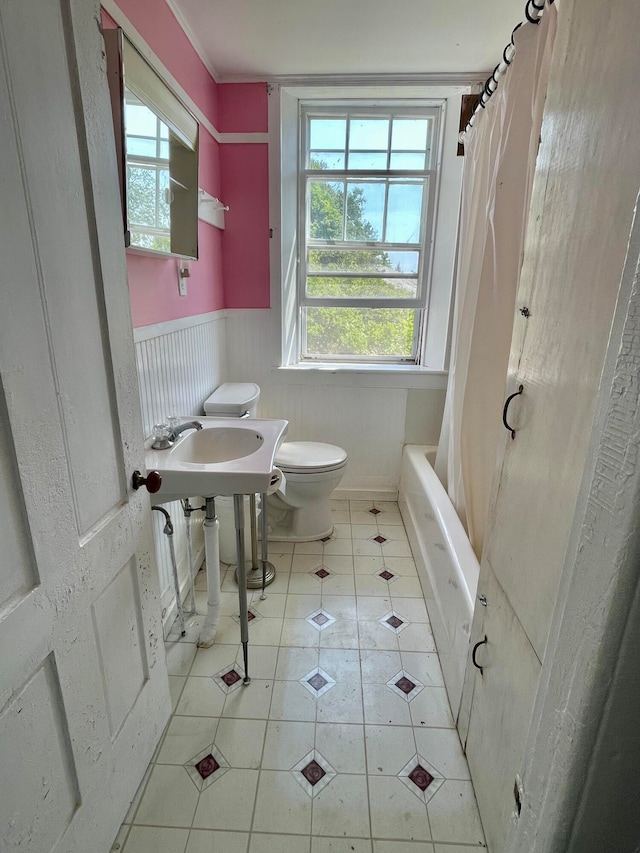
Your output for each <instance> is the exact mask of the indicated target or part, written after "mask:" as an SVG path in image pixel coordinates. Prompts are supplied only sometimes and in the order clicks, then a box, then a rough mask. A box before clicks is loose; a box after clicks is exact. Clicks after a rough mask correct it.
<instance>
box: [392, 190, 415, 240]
mask: <svg viewBox="0 0 640 853" xmlns="http://www.w3.org/2000/svg"><path fill="white" fill-rule="evenodd" d="M422 191H423V187H422V184H421V183H420V184H409V183H395V184H391V185H390V186H389V201H388V206H387V235H386V240H387V242H389V243H418V242H419V241H420V216H421V213H422Z"/></svg>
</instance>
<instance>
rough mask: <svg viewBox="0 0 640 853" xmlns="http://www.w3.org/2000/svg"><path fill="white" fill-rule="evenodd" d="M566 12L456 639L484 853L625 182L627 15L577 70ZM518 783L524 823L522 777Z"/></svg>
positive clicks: (568, 470) (628, 180) (621, 11)
mask: <svg viewBox="0 0 640 853" xmlns="http://www.w3.org/2000/svg"><path fill="white" fill-rule="evenodd" d="M574 5H575V6H576V8H577V6H578V4H572V3H569V5H568V7H566V6H563V7H562V9H564V12H563V13H562V14H561V12H562V10H561V9H559V10H558V11H559V14H560V18H559V27H558V38H559V42H556V46H555V50H554V56H555V57H556V58H557V61H554V64H553V66H552V69H551V75H550V80H549V87H548V94H547V101H546V107H545V118H544V121H543V125H542V142H541V145H540V149H539V154H538V160H537V165H536V176H535V180H534V185H533V193H532V206H531V211H530V215H529V219H528V228H527V235H526V241H525V252H524V260H523V267H522V274H521V278H520V284H519V289H518V298H517V307H518V308H519V309H525V308H526V309H527V311H526V312H525V314H527V313H528V316H523V315H522V314H520V313H518V314H517V315H516V319H515V321H514V332H513V338H512V344H511V355H510V362H509V373H508V376H507V383H506V391H505V395H507V394H512V393H514V392H515V391H517V389H518V387H519V385H520V384H522V386H523V393H522V394H521V395H520V396H518V397H516V398H515V399H514V400H513V401H512V404H511V407H510V409H509V412H508V417H507V420H508V422H509V423H510V424H511V425H512V426H513V428H514V429H515V430H516V435H515V439H513V440H512V439H511V436H510V434H509V433H507V431H506V430H504V432H503V444H502V447H501V449H500V453H499V457H500V462H499V463H498V466H497V481H496V484H494V497H493V501H492V506H491V509H490V515H489V519H488V525H487V529H488V531H489V532H488V536H487V538H486V540H485V551H484V554H483V558H482V563H481V570H480V582H479V588H480V590H481V591H482V590H484V594H485V595H486V597H487V607H486V608H483V607H477V608H476V610H477V613H476V615H475V617H474V625H473V629H472V641H471V642H472V643H474V644H475V643H477V642H478V641H480V640H482V639H483V637H484V636H485V634H486V636H487V639H488V642H487V644H486V646H482V647H480V648H479V649H478V662H479V663H481V664H482V663H483V662H484V663H485V669H484V672H483V673H482V674H480V672H479V671H478V670H477V669H475V668H474V667H473V666H472V665H469V666H468V668H467V676H466V678H465V688H464V694H463V703H462V711H461V716H460V722H461V734H462V737H463V740H465V741H466V751H467V758H468V760H469V766H470V769H471V774H472V778H473V780H474V784H475V788H476V793H477V795H478V803H479V807H480V813H481V817H482V820H483V824H484V827H485V831H486V834H487V838H488V839H490V841H493V844H492V846H491V851H492V853H502V850H503V846H504V839H505V837H506V833H507V829H508V826H506V825H505V820H506V819H507V818H508V816H509V815H510V814H511V813H512V811H514V810H515V808H516V803H515V798H514V782H515V776H516V774H517V773H520V774H521V773H522V756H523V753H524V748H525V739H526V736H527V731H528V728H529V723H530V721H531V716H532V711H533V697H534V696H535V693H536V685H537V681H538V673H539V672H540V669H541V661H542V660H543V658H544V655H545V649H546V645H547V639H548V634H549V628H550V623H551V618H552V614H553V608H554V605H555V602H556V598H557V593H558V587H559V582H560V577H561V572H562V567H563V562H564V558H565V552H566V549H567V544H568V539H569V533H570V529H571V525H572V522H573V516H574V512H575V508H576V502H577V498H578V492H579V487H580V480H581V477H582V474H583V469H584V465H585V459H586V452H587V447H588V443H589V439H590V435H591V428H592V419H593V413H594V409H595V402H596V396H597V392H598V387H599V383H600V377H601V373H602V366H603V362H604V356H605V352H606V349H607V342H608V338H609V333H610V328H611V321H612V317H613V313H614V308H615V302H616V298H617V294H618V289H619V283H620V278H621V275H622V270H623V266H624V260H625V254H626V248H627V244H628V236H629V231H630V228H631V223H632V219H633V210H634V205H635V202H636V194H637V187H638V183H639V181H640V159H639V157H638V145H637V133H636V125H637V121H636V117H637V115H638V107H639V103H640V96H639V93H638V87H637V79H638V73H639V72H640V54H638V52H637V51H636V50H634V49H633V46H632V43H634V38H635V31H634V29H633V27H630V26H629V16H630V15H631V7H632V6H633V3H632V2H630V0H629V2H627V3H622V4H614V5H616V10H615V12H614V13H612V15H611V16H609V17H608V19H607V25H608V27H609V31H610V32H611V33H615V38H613V37H612V39H611V40H610V42H608V44H609V43H610V45H615V48H614V47H611V49H610V50H609V52H608V53H607V61H606V62H601V61H597V60H595V59H594V60H593V61H589V62H585V61H584V57H585V56H587V57H596V56H598V52H599V51H600V49H601V47H602V28H601V23H602V18H601V11H602V10H601V7H600V6H599V4H598V3H597V0H590V2H589V3H588V4H587V6H588V14H587V11H586V8H584V7H585V4H580V7H581V14H580V15H572V7H573V6H574ZM634 14H635V13H634ZM621 45H622V46H623V47H621ZM630 63H631V64H630ZM605 72H606V73H605ZM585 92H588V93H589V120H588V121H586V122H585V121H584V115H585V112H584V103H583V101H582V98H583V96H584V93H585ZM611 140H625V141H626V140H633V144H631V142H629V144H626V142H625V144H615V145H614V144H611ZM624 440H625V441H626V435H625V436H624ZM623 445H624V442H623ZM616 452H617V450H616ZM589 534H590V531H589V530H588V528H587V523H585V536H588V535H589ZM469 708H470V716H469ZM559 713H561V712H559ZM523 784H524V802H523V809H525V810H526V809H527V807H528V803H527V784H528V780H527V779H526V778H524V779H523Z"/></svg>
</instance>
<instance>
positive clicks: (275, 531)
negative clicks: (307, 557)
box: [268, 524, 333, 542]
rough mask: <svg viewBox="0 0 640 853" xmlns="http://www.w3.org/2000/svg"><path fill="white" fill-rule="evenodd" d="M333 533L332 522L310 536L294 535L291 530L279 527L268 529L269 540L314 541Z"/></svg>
mask: <svg viewBox="0 0 640 853" xmlns="http://www.w3.org/2000/svg"><path fill="white" fill-rule="evenodd" d="M332 533H333V524H331V525H330V526H329V527H328V528H327V529H326V530H325V531H324V532H320V533H314V534H313V535H312V536H296V535H295V533H293V532H292V531H291V530H286V529H283V528H281V527H273V528H271V529H270V530H269V536H268V541H269V542H315V541H317V540H318V539H326V538H327V537H329V536H331V534H332Z"/></svg>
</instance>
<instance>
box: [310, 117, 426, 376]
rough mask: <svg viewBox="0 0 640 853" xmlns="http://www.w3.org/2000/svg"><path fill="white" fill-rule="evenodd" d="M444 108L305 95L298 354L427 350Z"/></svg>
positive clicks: (349, 355)
mask: <svg viewBox="0 0 640 853" xmlns="http://www.w3.org/2000/svg"><path fill="white" fill-rule="evenodd" d="M440 119H441V110H440V109H439V108H438V107H433V106H432V107H429V106H424V107H415V106H412V107H408V106H403V105H402V104H397V105H394V104H392V103H387V104H385V105H380V104H379V103H378V105H376V106H372V105H367V104H366V103H361V104H358V105H348V106H342V107H340V106H335V105H333V106H325V105H318V104H317V103H304V102H303V103H302V104H301V112H300V130H301V133H300V141H301V150H300V160H299V162H300V164H301V166H300V169H299V176H298V192H299V196H298V211H299V213H298V215H299V222H298V233H299V234H301V235H304V239H303V240H300V241H299V244H298V309H299V322H300V328H299V336H298V337H299V348H300V360H301V361H310V360H319V361H323V362H326V361H332V362H335V361H342V362H360V363H361V362H374V363H389V362H391V363H408V364H416V363H419V362H420V360H421V352H422V335H423V329H424V314H425V309H426V306H427V296H428V290H429V287H428V285H429V277H430V271H431V260H432V259H431V251H430V250H431V245H432V238H433V232H434V224H435V203H436V188H437V179H438V175H437V160H438V151H439V143H440Z"/></svg>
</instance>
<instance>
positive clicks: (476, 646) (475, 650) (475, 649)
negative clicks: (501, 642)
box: [471, 634, 489, 675]
mask: <svg viewBox="0 0 640 853" xmlns="http://www.w3.org/2000/svg"><path fill="white" fill-rule="evenodd" d="M488 642H489V641H488V640H487V635H486V634H485V635H484V640H480V642H479V643H476V644H475V646H474V647H473V651H472V652H471V663H472V664H473V665H474V666H475V668H476V669H479V670H480V675H482V672H483V669H482V667H481V666H480V664H479V663H478V661H477V660H476V652H477V651H478V649H479V648H480V646H484V644H485V643H488Z"/></svg>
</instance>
